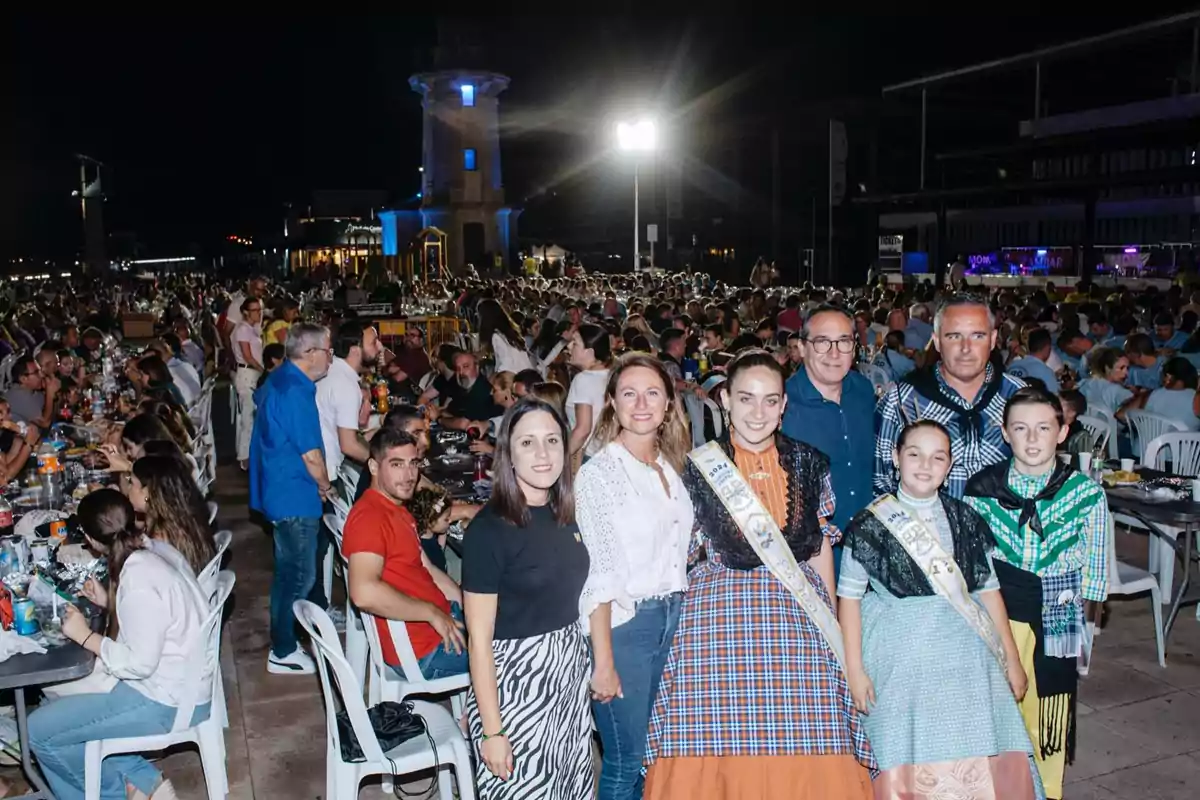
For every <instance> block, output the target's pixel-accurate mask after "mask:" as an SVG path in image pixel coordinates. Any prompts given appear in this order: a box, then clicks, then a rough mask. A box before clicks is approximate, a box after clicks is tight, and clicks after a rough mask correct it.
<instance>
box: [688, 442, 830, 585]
mask: <svg viewBox="0 0 1200 800" xmlns="http://www.w3.org/2000/svg"><path fill="white" fill-rule="evenodd" d="M719 444H720V446H721V449H722V450H724V451H725V455H727V456H729V460H730V461H733V446H732V445H731V444H730V443H729V439H728V438H726V437H723V438H722V439H720V440H719ZM775 446H776V450H777V451H778V452H779V463H780V464H781V465H782V466H783V468H784V470H785V471H786V472H787V488H788V503H787V525H785V526H784V528H783V536H784V539H786V540H787V543H788V545H789V546H790V547H791V548H792V554H793V555H795V556H796V560H797V561H807V560H808V559H810V558H812V557H813V556H815V555H816V554H817V553H819V552H820V551H821V535H822V534H821V522H820V520H819V519H817V508H818V507H819V506H820V504H821V479H822V477H823V476H825V475H827V474H829V459H828V458H827V457H826V456H825V454H824V453H822V452H821V451H819V450H817V449H815V448H813V447H809V446H808V445H806V444H804V443H802V442H797V441H795V440H794V439H789V438H788V437H786V436H783V435H782V434H780V435H778V436H777V437H776V439H775ZM683 485H684V486H686V487H687V490H688V494H689V495H690V496H691V498H692V505H693V506H694V507H695V513H696V528H697V529H701V528H702V529H703V530H704V532H705V534H706V535H707V537H708V550H709V555H714V554H715V555H717V556H718V557H719V558H720V561H721V563H722V564H723V565H724V566H726V567H729V568H730V569H742V570H750V569H754V568H756V567H761V566H762V561H761V560H760V559H759V557H758V554H757V553H755V552H754V548H753V547H751V546H750V545H749V543H747V542H746V539H745V537H744V536H743V535H742V532H741V529H740V528H738V526H737V523H735V522H734V521H733V518H732V517H731V516H729V512H728V511H726V510H725V506H724V505H723V504H722V503H721V500H720V498H718V497H717V496H716V494H714V493H713V491H712V489H711V488H709V485H708V482H707V481H706V480H705V479H704V476H703V475H701V474H700V470H698V469H697V468H696V465H695V464H693V463H692V462H691V460H690V459H689V460H688V462H687V467H686V468H685V469H684V471H683Z"/></svg>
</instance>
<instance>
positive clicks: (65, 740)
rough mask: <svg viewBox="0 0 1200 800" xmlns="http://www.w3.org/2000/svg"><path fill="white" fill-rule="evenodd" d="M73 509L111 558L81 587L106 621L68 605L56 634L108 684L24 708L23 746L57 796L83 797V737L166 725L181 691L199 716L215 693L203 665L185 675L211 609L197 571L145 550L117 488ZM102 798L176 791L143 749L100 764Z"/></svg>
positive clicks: (94, 544)
mask: <svg viewBox="0 0 1200 800" xmlns="http://www.w3.org/2000/svg"><path fill="white" fill-rule="evenodd" d="M78 516H79V523H80V525H81V527H82V528H83V531H84V534H85V535H86V538H87V543H88V546H89V547H91V548H92V549H93V550H95V551H96V552H97V553H99V554H101V555H105V556H107V557H108V564H109V571H110V578H109V587H108V589H107V590H106V589H105V588H104V587H102V586H100V585H99V584H98V583H97V582H96V581H95V580H94V579H93V580H89V581H88V583H87V585H86V586H85V587H84V591H83V594H84V595H85V596H86V597H87V598H88V599H89V600H91V601H92V602H93V603H95V604H96V605H98V606H100V607H102V608H107V609H108V621H107V625H106V627H105V632H104V633H97V632H95V631H93V630H92V629H91V627H90V625H89V624H88V620H87V619H86V618H85V617H84V616H83V614H82V613H81V612H80V611H79V610H78V609H77V608H76V607H75V606H73V605H67V606H66V607H65V617H64V619H63V624H62V632H63V635H64V636H66V637H67V638H68V639H71V640H72V641H73V642H75V643H76V644H78V645H80V646H81V647H83V648H85V649H86V650H90V651H91V652H92V653H95V654H96V657H97V659H98V660H99V670H102V671H103V672H104V673H106V674H107V676H109V677H110V678H111V681H110V683H109V684H108V685H109V686H111V688H109V689H108V690H107V691H103V692H98V693H94V694H77V695H69V696H67V697H63V698H62V699H59V700H56V701H53V702H50V703H48V704H43V705H42V706H40V707H39V708H38V709H37V710H36V711H34V712H33V714H31V715H30V716H29V746H30V748H31V749H32V750H33V753H34V755H35V756H36V757H37V760H38V764H40V765H41V768H42V773H43V774H44V775H45V776H46V781H47V783H49V784H50V788H51V790H52V791H53V792H54V796H55V797H58V798H60V800H68V799H69V800H75V799H76V798H78V800H82V798H83V796H84V792H83V777H84V750H85V748H86V745H87V743H88V742H89V741H92V740H95V739H109V738H117V737H124V736H150V735H154V734H161V733H166V732H167V731H169V730H171V726H172V725H173V724H174V723H175V713H176V708H177V707H178V706H179V705H180V703H181V702H184V701H185V700H187V699H194V701H195V704H196V705H195V711H194V712H193V714H192V723H193V724H195V723H198V722H201V721H203V720H205V719H207V718H208V713H209V702H208V698H210V697H211V696H212V680H213V675H212V672H211V671H207V670H206V671H204V672H203V674H202V675H201V676H200V680H199V682H198V683H197V682H196V681H195V680H194V678H193V679H191V680H189V666H188V665H189V661H191V660H194V658H195V654H196V651H195V648H196V646H197V643H198V642H199V639H200V635H201V631H202V627H203V625H204V620H205V617H206V616H207V615H208V602H207V600H206V598H205V597H204V594H203V593H202V591H201V589H200V586H199V585H198V584H197V583H196V579H195V578H194V577H192V576H190V575H186V574H184V573H183V572H182V571H181V570H180V569H179V568H178V567H176V566H173V565H172V561H171V560H169V559H165V558H163V557H162V556H160V555H158V554H157V553H154V552H151V551H150V550H148V549H146V547H145V539H144V537H143V536H142V533H141V532H140V531H139V530H138V529H137V525H136V524H135V513H134V510H133V506H132V505H130V503H129V501H128V500H127V499H126V498H125V496H124V495H122V494H121V493H120V492H117V491H115V490H112V489H101V490H99V491H96V492H93V493H92V494H90V495H88V496H87V497H85V498H84V499H83V500H82V501H80V503H79V511H78ZM162 546H167V545H165V544H163V545H162ZM114 597H115V603H112V602H110V601H111V600H112V599H113V598H114ZM100 796H101V797H102V798H104V799H105V800H120V799H121V798H125V797H133V798H142V799H143V800H145V798H152V800H172V798H174V797H175V791H174V789H173V788H172V787H171V782H170V781H169V780H165V779H164V778H163V776H162V773H161V772H159V771H158V770H157V769H155V767H154V765H152V764H151V763H150V762H148V761H146V760H145V759H144V758H142V757H141V756H139V755H120V756H109V757H108V758H106V759H104V762H103V764H102V765H101V778H100Z"/></svg>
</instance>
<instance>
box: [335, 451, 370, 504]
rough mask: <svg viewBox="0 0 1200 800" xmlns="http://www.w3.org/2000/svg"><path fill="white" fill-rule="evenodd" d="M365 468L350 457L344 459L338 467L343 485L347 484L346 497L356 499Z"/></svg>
mask: <svg viewBox="0 0 1200 800" xmlns="http://www.w3.org/2000/svg"><path fill="white" fill-rule="evenodd" d="M363 472H364V470H363V469H362V467H359V466H358V465H357V464H355V463H354V462H352V461H350V460H349V459H342V463H341V466H339V467H338V477H340V478H341V479H342V485H343V486H345V487H346V488H345V492H346V497H348V498H350V500H351V502H353V500H354V495H355V494H356V493H357V492H358V482H359V481H360V480H361V479H362V475H363Z"/></svg>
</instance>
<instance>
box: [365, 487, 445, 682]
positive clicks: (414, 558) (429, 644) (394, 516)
mask: <svg viewBox="0 0 1200 800" xmlns="http://www.w3.org/2000/svg"><path fill="white" fill-rule="evenodd" d="M342 553H343V554H344V555H345V556H346V558H347V559H349V558H350V556H352V555H354V554H355V553H374V554H376V555H379V556H383V581H384V583H386V584H387V585H388V586H391V587H392V588H393V589H395V590H396V591H398V592H402V593H404V594H406V595H408V596H409V597H412V598H415V599H417V600H424V601H426V602H428V603H433V604H434V605H435V606H437V607H438V608H440V609H441V610H442V611H445V612H446V613H447V614H449V613H450V601H449V600H447V599H446V596H445V595H444V594H442V590H441V589H439V588H438V587H437V584H436V583H434V582H433V576H432V575H430V574H429V570H427V569H425V565H424V564H422V563H421V542H420V541H419V539H418V536H417V523H416V520H414V519H413V516H412V514H410V513H409V511H408V509H406V508H404V507H403V506H398V505H396V504H395V503H394V502H393V501H392V500H391V498H389V497H388V496H387V495H385V494H384V493H383V492H380V491H378V490H376V489H368V490H367V493H366V494H364V495H363V496H362V497H361V498H360V499H359V501H358V502H357V503H355V504H354V507H353V508H352V509H350V516H349V517H347V518H346V525H345V527H344V528H343V529H342ZM375 622H376V624H377V625H378V628H379V642H380V645H381V646H382V647H383V660H384V663H387V664H391V665H392V666H400V658H399V656H397V655H396V646H395V645H394V644H393V643H392V635H391V633H390V632H389V631H388V621H387V620H386V619H384V618H383V617H377V618H376V620H375ZM404 624H405V625H407V626H408V638H409V640H410V641H411V642H412V648H413V653H415V654H416V656H417V658H424V657H425V656H427V655H429V654H430V653H432V652H433V651H434V650H435V649H437V646H438V645H439V644H441V641H442V637H441V636H439V635H438V633H437V631H435V630H434V629H433V626H432V625H430V624H429V623H427V622H406V623H404Z"/></svg>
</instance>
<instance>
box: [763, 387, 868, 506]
mask: <svg viewBox="0 0 1200 800" xmlns="http://www.w3.org/2000/svg"><path fill="white" fill-rule="evenodd" d="M874 416H875V389H874V387H873V386H871V382H870V381H869V380H867V378H866V377H865V376H863V375H862V374H861V373H859V372H855V371H853V370H851V371H850V373H849V374H847V375H846V379H845V380H844V381H842V401H841V403H834V402H831V401H829V400H826V399H825V398H824V397H822V396H821V393H820V392H819V391H817V387H815V386H813V384H812V380H810V379H809V377H808V372H807V371H806V370H805V368H804V367H803V366H801V367H800V368H799V369H797V370H796V372H795V374H793V375H792V377H791V378H789V379H788V382H787V411H786V412H785V414H784V417H783V434H784V435H785V436H788V437H790V438H792V439H795V440H796V441H799V442H804V443H805V444H808V445H811V446H812V447H815V448H817V449H818V450H820V451H821V452H822V453H824V454H825V455H827V456H829V478H830V482H831V483H832V484H833V495H834V500H835V506H834V513H833V524H834V525H835V526H837V528H838V529H844V526H845V525H846V524H847V523H849V522H850V518H851V517H853V516H854V515H855V514H856V513H858V512H859V511H860V510H862V509H864V508H866V507H867V504H868V503H870V502H871V501H872V500H873V499H874V498H875V495H874V494H873V493H872V490H871V472H872V468H873V465H874V457H875V456H874V451H875V418H874Z"/></svg>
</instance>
